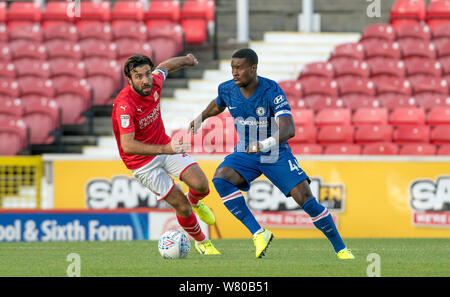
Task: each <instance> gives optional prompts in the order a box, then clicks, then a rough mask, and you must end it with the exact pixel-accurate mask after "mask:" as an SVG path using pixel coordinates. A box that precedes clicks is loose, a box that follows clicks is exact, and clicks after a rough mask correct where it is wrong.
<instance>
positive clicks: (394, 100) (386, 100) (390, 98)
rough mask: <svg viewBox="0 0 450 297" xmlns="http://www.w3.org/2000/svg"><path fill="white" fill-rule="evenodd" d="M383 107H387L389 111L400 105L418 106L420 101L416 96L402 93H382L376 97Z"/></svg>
mask: <svg viewBox="0 0 450 297" xmlns="http://www.w3.org/2000/svg"><path fill="white" fill-rule="evenodd" d="M376 99H377V100H378V101H379V102H380V104H381V106H382V107H386V108H387V109H388V110H389V111H392V110H393V109H396V108H399V107H417V106H418V103H417V101H416V99H415V98H414V97H410V96H408V95H402V94H395V93H390V94H382V95H379V96H377V97H376Z"/></svg>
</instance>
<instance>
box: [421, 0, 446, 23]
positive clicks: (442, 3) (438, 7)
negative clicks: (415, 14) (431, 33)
mask: <svg viewBox="0 0 450 297" xmlns="http://www.w3.org/2000/svg"><path fill="white" fill-rule="evenodd" d="M426 21H427V24H428V25H429V26H430V27H432V28H438V27H439V26H441V25H443V24H450V3H449V2H448V1H446V0H434V1H431V2H430V4H429V5H428V11H427V15H426Z"/></svg>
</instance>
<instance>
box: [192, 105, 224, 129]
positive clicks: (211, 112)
mask: <svg viewBox="0 0 450 297" xmlns="http://www.w3.org/2000/svg"><path fill="white" fill-rule="evenodd" d="M224 110H225V107H222V106H219V105H217V102H216V99H214V100H212V101H211V102H210V103H209V104H208V106H207V107H206V108H205V110H204V111H202V113H201V114H200V115H199V116H198V117H196V118H195V119H194V120H193V121H192V122H190V123H189V127H188V131H187V133H188V134H190V133H194V134H196V133H197V131H198V129H200V127H201V126H202V123H203V121H204V120H206V119H207V118H210V117H213V116H216V115H218V114H220V113H221V112H223V111H224Z"/></svg>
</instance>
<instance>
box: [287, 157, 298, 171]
mask: <svg viewBox="0 0 450 297" xmlns="http://www.w3.org/2000/svg"><path fill="white" fill-rule="evenodd" d="M293 161H294V162H292V161H291V160H288V162H289V168H290V169H291V171H294V170H297V171H300V165H299V164H298V161H297V159H294V160H293Z"/></svg>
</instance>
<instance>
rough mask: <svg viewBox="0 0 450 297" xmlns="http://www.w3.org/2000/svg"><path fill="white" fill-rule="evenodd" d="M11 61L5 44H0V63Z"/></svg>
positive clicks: (9, 52)
mask: <svg viewBox="0 0 450 297" xmlns="http://www.w3.org/2000/svg"><path fill="white" fill-rule="evenodd" d="M11 59H12V53H11V50H10V48H9V46H8V44H6V43H0V61H3V62H9V61H11Z"/></svg>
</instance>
